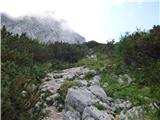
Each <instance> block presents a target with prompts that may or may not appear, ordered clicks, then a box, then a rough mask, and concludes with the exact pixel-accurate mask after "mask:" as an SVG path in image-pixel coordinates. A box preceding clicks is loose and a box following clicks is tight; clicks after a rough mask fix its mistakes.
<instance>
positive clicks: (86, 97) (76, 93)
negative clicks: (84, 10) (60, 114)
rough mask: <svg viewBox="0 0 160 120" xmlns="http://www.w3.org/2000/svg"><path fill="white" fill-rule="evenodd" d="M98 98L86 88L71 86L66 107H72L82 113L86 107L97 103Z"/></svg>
mask: <svg viewBox="0 0 160 120" xmlns="http://www.w3.org/2000/svg"><path fill="white" fill-rule="evenodd" d="M97 101H98V99H97V98H96V96H94V95H93V94H92V93H91V92H90V91H89V90H87V89H86V88H78V87H77V88H70V89H69V90H68V94H67V96H66V100H65V103H66V104H65V107H66V108H65V109H66V110H70V109H71V108H73V109H75V110H76V111H78V112H80V113H82V112H83V110H84V108H85V107H87V106H89V105H92V104H94V103H96V102H97Z"/></svg>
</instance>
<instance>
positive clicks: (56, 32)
mask: <svg viewBox="0 0 160 120" xmlns="http://www.w3.org/2000/svg"><path fill="white" fill-rule="evenodd" d="M1 25H5V26H6V28H7V30H8V31H10V32H12V33H14V34H16V33H18V34H21V33H26V35H27V36H28V37H30V38H33V39H38V40H40V41H43V42H48V41H51V42H55V41H58V42H67V43H83V42H85V38H84V37H83V36H81V35H80V34H78V33H76V32H74V31H73V30H72V29H71V28H70V27H69V26H68V24H67V23H66V22H65V21H64V20H57V19H54V18H53V17H51V16H45V17H39V16H22V17H17V18H13V17H10V16H8V15H6V14H1Z"/></svg>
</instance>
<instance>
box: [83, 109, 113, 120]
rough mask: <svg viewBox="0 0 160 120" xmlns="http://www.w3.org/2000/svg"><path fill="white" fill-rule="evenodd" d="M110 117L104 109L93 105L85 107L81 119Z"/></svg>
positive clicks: (103, 119)
mask: <svg viewBox="0 0 160 120" xmlns="http://www.w3.org/2000/svg"><path fill="white" fill-rule="evenodd" d="M111 117H112V116H111V115H109V114H108V113H107V112H106V111H100V110H98V109H97V108H96V107H94V106H91V107H86V108H85V110H84V112H83V115H82V119H83V120H89V119H93V120H111Z"/></svg>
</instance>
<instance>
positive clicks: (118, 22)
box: [0, 0, 160, 43]
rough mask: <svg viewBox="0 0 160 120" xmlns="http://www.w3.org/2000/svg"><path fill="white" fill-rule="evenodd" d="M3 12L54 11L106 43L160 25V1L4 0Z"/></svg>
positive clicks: (0, 3)
mask: <svg viewBox="0 0 160 120" xmlns="http://www.w3.org/2000/svg"><path fill="white" fill-rule="evenodd" d="M128 1H130V2H128ZM0 12H4V13H7V14H9V15H11V16H14V17H17V16H23V15H26V14H41V13H43V14H44V13H46V12H49V13H54V14H55V16H56V17H57V18H62V19H65V20H66V21H67V22H68V24H69V26H70V27H71V28H72V29H73V30H74V31H76V32H78V33H80V34H81V35H82V36H84V37H85V38H86V40H87V41H88V40H96V41H98V42H102V43H105V42H106V40H108V39H112V38H115V39H116V41H118V40H119V37H120V35H121V34H124V33H125V32H133V31H135V30H136V28H141V29H146V30H147V29H150V28H152V26H153V25H158V24H160V2H159V0H0Z"/></svg>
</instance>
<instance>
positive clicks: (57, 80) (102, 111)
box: [41, 67, 143, 120]
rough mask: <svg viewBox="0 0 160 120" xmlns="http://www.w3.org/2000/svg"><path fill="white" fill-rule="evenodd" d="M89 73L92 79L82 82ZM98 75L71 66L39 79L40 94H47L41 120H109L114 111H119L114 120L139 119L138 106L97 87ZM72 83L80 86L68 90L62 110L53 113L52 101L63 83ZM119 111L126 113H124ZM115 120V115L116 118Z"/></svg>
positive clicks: (139, 110)
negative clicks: (109, 94)
mask: <svg viewBox="0 0 160 120" xmlns="http://www.w3.org/2000/svg"><path fill="white" fill-rule="evenodd" d="M88 72H90V73H93V74H94V76H93V77H92V78H91V79H90V80H85V79H84V77H85V75H86V74H87V73H88ZM100 79H101V78H100V76H99V75H97V74H96V71H94V70H89V69H88V68H85V67H75V68H70V69H65V70H62V71H54V72H53V73H49V74H48V75H47V77H46V78H45V79H44V80H43V84H42V86H41V90H42V91H44V92H45V91H49V92H50V93H51V95H50V96H48V97H47V98H45V101H46V103H47V102H51V103H50V104H49V105H46V108H45V109H44V112H48V114H47V116H46V117H45V118H44V120H62V119H63V120H112V119H115V118H114V117H115V116H116V111H117V110H122V111H121V113H120V115H119V116H118V120H128V119H129V118H132V119H135V120H136V117H139V118H142V117H143V111H142V110H141V107H132V105H131V103H130V102H129V101H125V100H122V99H113V98H111V97H109V96H107V94H106V93H105V91H104V90H103V88H102V87H101V86H100ZM67 80H73V81H74V82H78V83H80V84H81V87H78V86H74V87H71V88H69V89H68V93H67V96H66V99H65V109H64V110H63V111H62V112H58V111H57V110H56V107H55V104H54V98H55V97H56V96H58V93H57V90H58V89H59V88H60V86H61V85H62V84H63V83H64V81H67ZM123 110H127V114H125V113H124V111H123ZM116 120H117V116H116Z"/></svg>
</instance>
